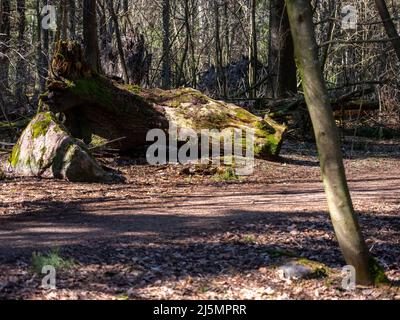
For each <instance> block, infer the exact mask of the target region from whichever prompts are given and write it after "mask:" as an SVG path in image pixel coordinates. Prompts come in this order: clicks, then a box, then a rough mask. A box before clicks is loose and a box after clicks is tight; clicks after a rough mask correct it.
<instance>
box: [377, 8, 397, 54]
mask: <svg viewBox="0 0 400 320" xmlns="http://www.w3.org/2000/svg"><path fill="white" fill-rule="evenodd" d="M375 5H376V8H377V9H378V11H379V14H380V16H381V19H382V22H383V25H384V26H385V29H386V33H387V35H388V36H389V38H390V39H391V40H392V45H393V48H394V50H395V52H396V55H397V58H398V59H399V61H400V37H399V34H398V32H397V30H396V26H395V24H394V22H393V20H392V18H391V16H390V13H389V10H388V8H387V5H386V2H385V0H375Z"/></svg>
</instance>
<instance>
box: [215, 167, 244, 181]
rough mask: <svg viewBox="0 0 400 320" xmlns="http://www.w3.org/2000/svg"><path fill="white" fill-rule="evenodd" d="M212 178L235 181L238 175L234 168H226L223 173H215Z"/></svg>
mask: <svg viewBox="0 0 400 320" xmlns="http://www.w3.org/2000/svg"><path fill="white" fill-rule="evenodd" d="M214 179H215V180H216V181H235V180H239V176H238V175H237V174H236V172H235V169H233V168H227V169H226V170H225V171H224V172H223V173H217V174H216V175H215V176H214Z"/></svg>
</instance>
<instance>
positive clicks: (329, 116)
mask: <svg viewBox="0 0 400 320" xmlns="http://www.w3.org/2000/svg"><path fill="white" fill-rule="evenodd" d="M286 4H287V8H288V14H289V20H290V26H291V30H292V36H293V41H294V47H295V55H296V61H297V63H298V68H299V71H300V74H301V76H302V80H303V90H304V95H305V99H306V103H307V106H308V110H309V112H310V116H311V120H312V123H313V127H314V132H315V137H316V141H317V146H318V151H319V155H320V162H321V172H322V178H323V181H324V186H325V191H326V196H327V200H328V206H329V211H330V214H331V219H332V222H333V226H334V229H335V233H336V237H337V240H338V242H339V245H340V247H341V250H342V253H343V255H344V257H345V260H346V262H347V263H348V264H349V265H352V266H354V268H355V269H356V277H357V283H359V284H363V285H371V284H374V283H375V282H378V281H382V280H384V279H382V278H384V276H382V273H383V272H382V271H381V270H380V269H379V267H378V265H377V263H376V261H375V260H373V258H371V256H370V254H369V251H368V247H367V245H366V243H365V241H364V238H363V235H362V233H361V229H360V226H359V223H358V219H357V216H356V214H355V212H354V208H353V204H352V201H351V197H350V192H349V188H348V185H347V181H346V175H345V169H344V165H343V156H342V151H341V147H340V143H339V135H338V130H337V127H336V124H335V121H334V117H333V112H332V108H331V105H330V101H329V98H328V93H327V90H326V87H325V83H324V79H323V76H322V72H321V66H320V62H319V59H318V48H317V43H316V38H315V31H314V25H313V20H312V9H311V5H310V2H309V1H308V0H286Z"/></svg>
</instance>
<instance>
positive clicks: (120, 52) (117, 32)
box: [107, 0, 129, 83]
mask: <svg viewBox="0 0 400 320" xmlns="http://www.w3.org/2000/svg"><path fill="white" fill-rule="evenodd" d="M107 5H108V11H109V12H110V15H111V19H112V20H113V22H114V28H115V36H116V37H117V47H118V55H119V60H120V62H121V67H122V75H123V78H124V81H125V83H129V75H128V70H127V68H126V62H125V56H124V49H123V47H122V40H121V31H120V28H119V23H118V17H117V15H116V14H115V10H114V1H113V0H107Z"/></svg>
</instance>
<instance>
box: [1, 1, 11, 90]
mask: <svg viewBox="0 0 400 320" xmlns="http://www.w3.org/2000/svg"><path fill="white" fill-rule="evenodd" d="M0 4H1V12H2V19H1V20H0V90H1V91H2V92H5V91H6V90H7V89H8V86H9V83H8V76H9V67H10V60H9V58H8V53H9V45H10V40H11V30H10V9H11V7H10V0H2V1H1V2H0Z"/></svg>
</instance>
